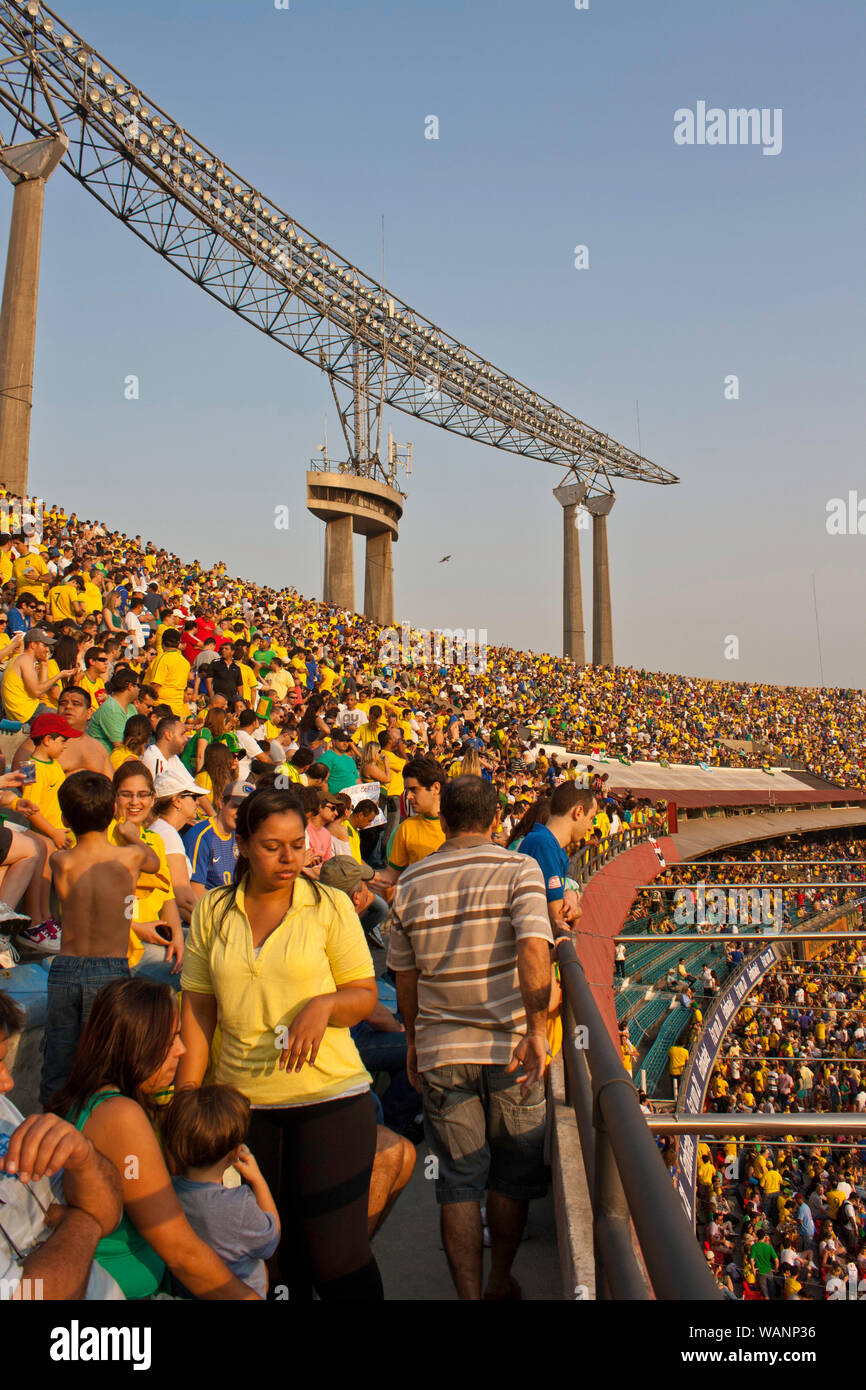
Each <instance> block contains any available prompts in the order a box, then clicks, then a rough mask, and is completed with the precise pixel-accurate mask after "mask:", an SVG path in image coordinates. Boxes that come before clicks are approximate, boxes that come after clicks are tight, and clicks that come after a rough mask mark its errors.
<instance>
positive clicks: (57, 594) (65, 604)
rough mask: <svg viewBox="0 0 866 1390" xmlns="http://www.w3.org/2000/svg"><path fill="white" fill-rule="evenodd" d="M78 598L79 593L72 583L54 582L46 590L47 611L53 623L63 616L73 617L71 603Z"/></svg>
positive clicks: (59, 620)
mask: <svg viewBox="0 0 866 1390" xmlns="http://www.w3.org/2000/svg"><path fill="white" fill-rule="evenodd" d="M79 600H80V595H79V592H78V590H77V589H76V587H75V585H74V584H55V585H54V588H53V589H49V590H48V611H49V613H50V615H51V621H52V622H53V623H59V622H61V621H62V620H63V619H64V618H74V617H75V615H74V613H73V612H72V605H73V603H74V602H78V601H79Z"/></svg>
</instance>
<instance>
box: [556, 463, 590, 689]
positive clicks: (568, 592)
mask: <svg viewBox="0 0 866 1390" xmlns="http://www.w3.org/2000/svg"><path fill="white" fill-rule="evenodd" d="M553 495H554V497H555V498H556V500H557V502H558V503H559V504H560V506H561V507H562V655H563V656H566V657H570V658H571V660H572V661H575V662H577V664H578V665H579V666H583V665H584V664H585V663H586V629H585V627H584V621H583V584H582V582H581V575H580V530H579V528H578V521H579V516H580V513H579V512H578V507H579V506H580V503H581V502H582V501H583V499H584V497H585V496H586V484H585V483H565V484H563V486H562V487H555V488H554V489H553Z"/></svg>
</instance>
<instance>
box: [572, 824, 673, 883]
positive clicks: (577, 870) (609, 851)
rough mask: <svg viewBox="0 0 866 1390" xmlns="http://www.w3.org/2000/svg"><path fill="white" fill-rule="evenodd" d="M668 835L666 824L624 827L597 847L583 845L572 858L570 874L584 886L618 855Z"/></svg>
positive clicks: (608, 836)
mask: <svg viewBox="0 0 866 1390" xmlns="http://www.w3.org/2000/svg"><path fill="white" fill-rule="evenodd" d="M666 834H667V827H666V826H665V825H664V824H662V825H638V826H631V825H624V826H623V827H622V829H621V830H620V831H619V832H618V833H617V834H616V835H607V836H606V837H605V838H604V839H603V840H601V841H600V843H599V844H597V845H594V844H593V845H581V847H580V849H579V850H576V851H575V853H574V854H573V855H572V857H571V861H570V864H569V873H570V874H571V877H572V878H574V879H575V880H576V881H577V882H578V883H579V884H580V885H581V886H583V885H584V884H585V883H586V882H587V880H588V879H590V878H592V876H593V874H596V873H598V871H599V869H603V868H604V866H605V864H609V863H610V861H611V860H612V859H615V858H616V856H617V855H618V854H624V853H625V851H626V850H629V849H634V847H635V846H636V845H644V844H646V843H647V841H648V840H654V839H657V838H658V837H659V836H664V835H666Z"/></svg>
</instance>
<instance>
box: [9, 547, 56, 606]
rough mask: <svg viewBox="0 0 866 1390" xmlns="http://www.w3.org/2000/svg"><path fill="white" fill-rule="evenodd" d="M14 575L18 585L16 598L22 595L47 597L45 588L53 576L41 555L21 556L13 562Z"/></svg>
mask: <svg viewBox="0 0 866 1390" xmlns="http://www.w3.org/2000/svg"><path fill="white" fill-rule="evenodd" d="M12 574H13V577H14V579H15V583H16V585H17V589H16V597H17V596H18V595H20V594H38V596H39V597H40V598H44V597H45V588H46V585H47V584H48V583H49V582H50V580H51V578H52V576H51V574H50V572H49V569H48V565H47V564H46V562H45V560H44V558H43V557H42V556H41V555H39V554H34V555H31V554H29V553H28V554H27V555H19V556H18V559H17V560H13V562H12Z"/></svg>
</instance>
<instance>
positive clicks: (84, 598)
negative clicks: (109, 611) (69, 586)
mask: <svg viewBox="0 0 866 1390" xmlns="http://www.w3.org/2000/svg"><path fill="white" fill-rule="evenodd" d="M79 597H80V599H81V602H82V603H83V604H84V607H85V609H86V611H87V614H90V613H101V612H102V610H103V608H104V607H105V595H104V594H103V592H102V590H101V589H99V588H98V587H97V585H96V584H94V583H93V582H92V581H91V580H90V579H85V581H84V592H83V593H82V594H80V595H79Z"/></svg>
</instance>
